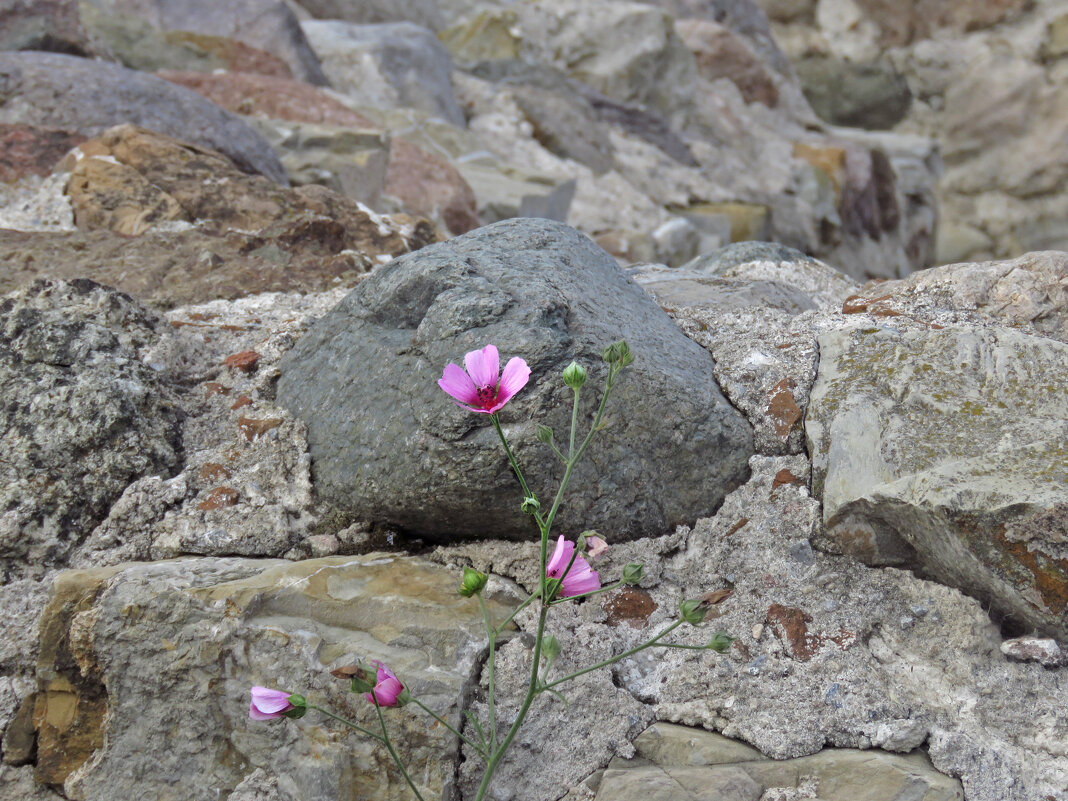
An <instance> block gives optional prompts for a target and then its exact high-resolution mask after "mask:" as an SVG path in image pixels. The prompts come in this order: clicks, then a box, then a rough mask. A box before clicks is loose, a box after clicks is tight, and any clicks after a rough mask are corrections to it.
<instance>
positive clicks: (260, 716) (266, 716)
mask: <svg viewBox="0 0 1068 801" xmlns="http://www.w3.org/2000/svg"><path fill="white" fill-rule="evenodd" d="M248 716H249V717H250V718H252V719H253V720H274V719H275V718H280V717H282V713H281V712H260V710H258V709H256V702H255V701H253V702H252V703H251V704H249V707H248Z"/></svg>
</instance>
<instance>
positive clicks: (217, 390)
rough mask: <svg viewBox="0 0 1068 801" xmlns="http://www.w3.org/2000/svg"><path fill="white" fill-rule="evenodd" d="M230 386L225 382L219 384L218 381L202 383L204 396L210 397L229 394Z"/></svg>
mask: <svg viewBox="0 0 1068 801" xmlns="http://www.w3.org/2000/svg"><path fill="white" fill-rule="evenodd" d="M229 394H230V387H228V386H226V385H225V384H220V383H219V382H218V381H209V382H207V383H206V384H205V385H204V397H205V398H210V397H211V396H212V395H229Z"/></svg>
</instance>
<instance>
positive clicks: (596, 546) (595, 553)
mask: <svg viewBox="0 0 1068 801" xmlns="http://www.w3.org/2000/svg"><path fill="white" fill-rule="evenodd" d="M606 551H608V543H607V542H605V541H604V540H603V539H601V538H600V537H597V536H591V537H587V538H586V553H588V554H589V555H590V559H600V558H601V557H602V556H604V555H605V552H606Z"/></svg>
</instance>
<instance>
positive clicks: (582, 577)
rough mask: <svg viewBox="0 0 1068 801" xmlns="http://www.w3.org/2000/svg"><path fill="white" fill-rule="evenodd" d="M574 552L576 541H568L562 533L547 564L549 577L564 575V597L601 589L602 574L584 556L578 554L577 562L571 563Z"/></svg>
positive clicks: (562, 594) (562, 593) (556, 577)
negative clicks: (565, 572) (568, 568)
mask: <svg viewBox="0 0 1068 801" xmlns="http://www.w3.org/2000/svg"><path fill="white" fill-rule="evenodd" d="M574 552H575V543H573V542H568V541H567V540H565V539H564V535H563V534H561V535H560V538H559V539H558V540H557V541H556V550H554V551H553V555H552V557H550V559H549V562H548V564H546V565H545V575H547V576H548V577H549V578H554V579H558V578H560V577H561V576H563V582H562V584H561V587H560V595H561V596H562V597H564V598H569V597H571V596H572V595H582V594H583V593H585V592H593V591H594V590H599V589H601V578H600V576H598V575H597V571H596V570H594V569H593V568H591V567H590V564H589V562H587V561H586V560H585V559H583V558H582V556H576V557H575V563H574V564H571V555H572V554H573V553H574ZM569 564H571V569H570V570H567V566H568V565H569ZM565 570H567V575H566V576H564V575H563V574H564V571H565Z"/></svg>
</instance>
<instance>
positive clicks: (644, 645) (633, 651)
mask: <svg viewBox="0 0 1068 801" xmlns="http://www.w3.org/2000/svg"><path fill="white" fill-rule="evenodd" d="M684 622H685V621H682V620H676V621H675V622H674V623H672V624H671V625H670V626H668V627H667V628H666V629H664V630H663V631H662V632H660V633H659V634H657V635H656V636H655V637H653V638H652V639H651V640H646V641H645V642H643V643H642V644H641V645H636V646H634V647H633V648H631V649H630V650H629V651H624V652H623V653H621V654H616V655H615V656H613V657H611V658H609V659H606V660H604V661H603V662H598V663H597V664H596V665H590V666H589V667H587V668H583V669H582V670H576V671H575V672H574V673H569V674H567V675H566V676H563V677H561V678H559V679H557V680H556V681H551V682H549V683H548V684H543V685H541V687H539V688H538V692H542V691H544V690H549V689H552V688H553V687H555V686H556V685H557V684H563V683H564V682H565V681H570V680H571V679H574V678H577V677H578V676H581V675H583V674H584V673H590V672H592V671H594V670H598V669H600V668H603V667H608V666H609V665H614V664H615V663H616V662H618V661H619V660H620V659H626V658H627V657H628V656H632V655H633V654H636V653H638V652H639V651H644V650H645V649H646V648H651V647H653V646H654V645H656V644H657V640H660V639H662V638H663V637H666V636H667V635H668V634H670V633H671V632H673V631H674V630H675V629H677V628H678V627H679V626H681V625H682V624H683V623H684Z"/></svg>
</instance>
